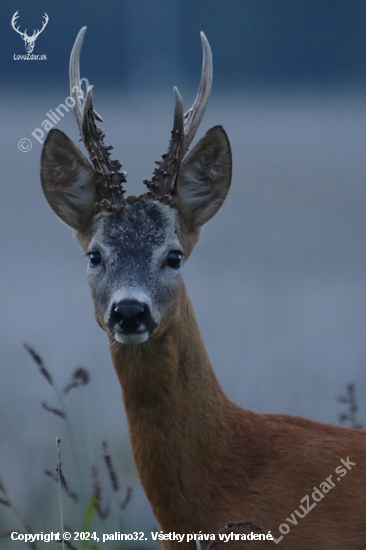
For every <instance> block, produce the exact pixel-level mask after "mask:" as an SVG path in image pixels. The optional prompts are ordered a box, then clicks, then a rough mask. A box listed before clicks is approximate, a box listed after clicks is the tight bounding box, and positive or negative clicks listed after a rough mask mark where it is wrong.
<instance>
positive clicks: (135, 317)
mask: <svg viewBox="0 0 366 550" xmlns="http://www.w3.org/2000/svg"><path fill="white" fill-rule="evenodd" d="M116 325H118V326H119V328H120V329H121V330H122V331H123V332H124V333H125V334H132V333H134V332H143V331H145V330H148V331H149V332H150V331H151V330H152V329H153V328H154V326H155V323H154V322H153V319H152V316H151V313H150V308H149V306H148V305H147V304H143V303H141V302H138V301H137V300H122V301H121V302H118V303H117V304H114V305H113V306H112V310H111V314H110V319H109V326H110V328H111V329H112V330H113V329H114V328H115V327H116Z"/></svg>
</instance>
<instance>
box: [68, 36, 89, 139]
mask: <svg viewBox="0 0 366 550" xmlns="http://www.w3.org/2000/svg"><path fill="white" fill-rule="evenodd" d="M85 32H86V27H83V28H82V29H81V30H80V31H79V33H78V35H77V37H76V40H75V43H74V46H73V48H72V51H71V56H70V65H69V79H70V95H71V97H72V98H73V99H74V101H75V105H74V113H75V117H76V122H77V124H78V126H79V129H80V132H81V131H82V121H83V103H82V100H81V99H80V98H79V97H78V90H79V86H80V53H81V47H82V45H83V41H84V36H85Z"/></svg>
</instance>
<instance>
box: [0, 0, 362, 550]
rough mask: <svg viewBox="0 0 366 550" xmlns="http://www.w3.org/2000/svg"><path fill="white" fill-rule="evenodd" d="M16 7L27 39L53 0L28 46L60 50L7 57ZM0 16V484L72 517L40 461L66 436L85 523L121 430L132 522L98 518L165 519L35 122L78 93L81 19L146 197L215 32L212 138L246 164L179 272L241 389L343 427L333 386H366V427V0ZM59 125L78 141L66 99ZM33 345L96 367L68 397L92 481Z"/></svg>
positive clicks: (134, 187) (77, 513)
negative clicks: (53, 198) (154, 503)
mask: <svg viewBox="0 0 366 550" xmlns="http://www.w3.org/2000/svg"><path fill="white" fill-rule="evenodd" d="M17 10H19V19H18V21H17V25H20V30H21V31H24V30H25V29H26V28H27V29H28V34H32V30H33V29H34V28H40V27H41V24H42V16H43V14H44V12H46V13H47V14H48V16H49V23H48V25H47V27H46V28H45V30H44V31H43V32H42V34H41V35H40V36H39V37H38V39H37V41H36V43H35V48H34V54H46V55H47V60H46V61H20V60H19V61H16V60H14V59H13V56H14V54H16V55H22V54H25V48H24V42H23V40H22V39H21V37H20V36H19V35H18V34H17V33H15V32H14V30H13V29H12V28H11V25H10V20H11V18H12V16H13V14H14V13H15V11H17ZM0 14H1V18H0V25H1V32H0V40H1V50H0V63H1V70H0V82H1V101H0V110H1V113H0V114H1V119H0V120H1V126H2V131H1V133H0V136H1V137H0V140H1V147H0V151H1V153H0V154H1V190H2V194H1V200H0V235H1V238H0V249H1V271H0V274H1V275H0V292H1V317H0V322H1V330H0V350H1V367H0V369H1V371H0V376H1V378H0V480H1V482H2V483H3V484H4V485H5V486H6V488H7V490H8V492H9V495H10V496H11V499H12V501H13V502H14V503H15V504H16V505H17V508H18V509H19V512H20V513H21V514H22V515H23V516H24V518H25V519H26V521H27V522H28V523H29V524H31V525H32V526H33V529H34V531H36V532H37V531H39V532H40V531H42V530H43V531H47V530H54V531H56V530H59V528H60V527H59V525H60V519H59V512H58V493H57V486H56V484H55V483H54V482H53V481H52V480H50V479H48V478H46V477H45V476H44V475H43V473H42V472H43V470H44V469H49V470H54V468H55V466H56V463H57V460H58V459H57V455H56V447H55V438H56V437H61V438H62V443H61V452H62V457H61V461H62V463H63V468H64V472H65V475H66V477H67V479H68V480H69V482H70V485H72V486H73V488H74V489H75V490H77V491H78V492H83V493H84V495H83V501H82V502H83V505H82V506H81V507H80V506H75V505H74V504H72V503H71V502H69V501H68V500H67V497H65V498H64V499H63V500H64V506H65V516H66V520H65V521H66V523H67V522H68V523H69V524H71V525H72V528H73V529H74V530H80V528H81V524H82V517H83V510H84V508H85V502H87V500H88V497H89V496H90V494H91V491H92V489H91V485H92V482H91V479H90V467H91V465H92V464H98V465H99V467H100V476H101V481H103V486H104V487H105V499H106V502H110V504H113V499H114V498H115V495H112V493H111V491H110V489H109V488H108V479H107V477H106V475H105V471H104V470H103V461H102V446H101V441H102V440H107V441H108V443H109V449H110V451H111V454H112V456H113V459H114V463H115V467H116V470H117V472H118V475H119V478H120V483H121V486H122V494H121V496H118V495H117V496H118V498H119V499H120V500H121V499H122V498H123V494H124V493H123V492H124V491H125V490H126V488H127V487H128V486H131V487H133V496H132V499H131V502H130V504H129V506H128V508H127V510H126V511H124V512H123V513H121V518H120V519H118V518H117V515H115V516H113V517H110V518H109V520H107V521H108V522H109V523H108V528H107V527H106V526H105V524H103V523H99V524H98V522H96V523H95V530H98V531H99V532H100V533H102V532H109V531H111V532H112V531H114V530H121V529H125V531H126V532H132V531H134V530H137V531H141V530H145V531H147V532H149V531H150V530H151V529H154V528H155V527H156V521H155V519H154V518H153V516H152V513H151V511H150V508H149V505H148V503H147V500H146V498H145V496H144V494H143V491H142V489H141V486H140V484H139V481H138V477H137V474H136V471H135V468H134V465H133V458H132V455H131V450H130V443H129V439H128V434H127V427H126V420H125V414H124V409H123V405H122V400H121V391H120V388H119V385H118V382H117V378H116V376H115V373H114V371H113V367H112V364H111V361H110V358H109V352H108V345H107V338H106V336H105V334H104V333H103V332H102V331H101V330H100V328H99V327H98V326H97V324H96V323H95V321H94V317H93V307H92V300H91V297H90V295H89V289H88V286H87V282H86V275H85V270H86V259H85V258H84V257H83V254H82V252H81V250H80V249H79V246H78V244H77V242H76V240H75V239H74V238H73V236H72V235H71V231H70V230H69V229H68V228H67V227H66V226H64V225H63V224H62V223H61V222H60V221H59V220H58V219H57V218H56V217H55V215H54V214H53V212H52V211H51V209H50V208H49V206H48V205H47V203H46V201H45V199H44V197H43V194H42V191H41V186H40V181H39V162H40V154H41V148H42V147H41V144H40V143H39V142H38V141H37V140H35V139H34V137H33V136H32V134H31V133H32V132H33V131H34V129H35V128H41V123H42V121H44V120H45V119H46V113H47V112H48V111H49V110H50V109H52V110H54V109H55V108H57V107H58V105H59V104H60V103H63V102H64V100H65V98H66V97H67V96H68V95H69V89H68V62H69V56H70V52H71V48H72V45H73V42H74V40H75V37H76V34H77V32H78V31H79V29H80V28H81V27H82V26H84V25H86V26H87V27H88V30H87V33H86V37H85V41H84V46H83V51H82V56H81V76H82V77H86V78H88V80H89V82H90V84H93V85H94V89H93V92H94V100H95V108H96V110H97V111H98V112H99V113H100V114H101V115H102V117H103V119H104V123H103V124H102V127H103V129H104V130H105V132H106V135H107V137H106V143H113V144H114V145H115V150H114V152H113V153H114V155H113V154H112V158H119V159H120V160H121V161H122V163H123V169H125V170H127V172H128V173H129V176H128V184H127V190H128V192H129V193H132V194H135V193H140V192H143V191H144V187H143V185H142V183H141V182H142V180H143V179H144V178H149V177H150V175H151V173H152V170H153V168H154V161H155V160H157V159H159V158H160V156H161V154H162V153H164V152H165V151H166V149H167V145H168V140H169V137H170V131H171V127H172V121H173V109H174V101H173V93H172V88H173V86H175V85H176V86H178V87H179V90H180V92H181V93H182V95H183V101H184V105H185V108H186V109H188V108H189V107H190V106H191V104H192V102H193V100H194V97H195V94H196V91H197V89H198V84H199V78H200V71H201V60H202V52H201V43H200V38H199V31H200V30H203V31H204V32H205V33H206V35H207V38H208V40H209V42H210V44H211V47H212V51H213V60H214V84H213V92H212V95H211V100H210V104H209V107H208V110H207V113H206V115H205V118H204V121H203V122H202V125H201V128H200V130H199V132H198V138H199V137H201V136H202V135H203V134H204V132H205V131H207V129H208V128H210V127H211V126H214V125H216V124H222V125H223V126H224V128H225V130H226V131H227V133H228V135H229V138H230V141H231V145H232V150H233V166H234V172H233V181H232V188H231V190H230V193H229V196H228V198H227V201H226V203H225V205H224V206H223V208H222V210H221V211H220V212H219V213H218V214H217V216H216V217H215V218H214V219H213V220H212V222H210V223H209V225H208V226H207V227H206V228H205V229H204V231H203V234H202V237H201V240H200V243H199V244H198V246H197V248H196V250H195V252H194V253H193V255H192V257H191V258H190V260H189V262H188V263H187V265H186V267H185V278H186V281H187V286H188V289H189V293H190V296H191V299H192V302H193V304H194V307H195V311H196V314H197V317H198V321H199V325H200V328H201V331H202V333H203V337H204V340H205V343H206V347H207V349H208V352H209V355H210V357H211V360H212V363H213V366H214V369H215V372H216V373H217V376H218V378H219V380H220V382H221V384H222V385H223V387H224V389H225V391H226V392H227V394H228V395H229V396H230V398H231V399H233V400H234V401H235V402H237V403H239V404H240V405H242V406H243V407H245V408H249V409H252V410H254V411H258V412H268V413H285V414H291V415H299V416H303V417H306V418H312V419H315V420H318V421H323V422H330V423H338V421H339V418H338V417H339V414H340V413H341V412H343V411H344V410H345V407H344V406H342V405H341V404H340V403H339V402H337V400H336V399H337V397H338V396H339V395H340V394H343V393H344V391H345V386H346V384H347V383H348V382H354V383H355V384H356V392H357V396H358V401H359V405H360V414H359V419H360V421H361V422H366V407H365V396H366V347H365V334H366V292H365V288H366V282H365V273H366V247H365V241H366V217H365V214H366V182H365V174H366V155H365V153H366V2H365V1H361V0H360V1H356V0H297V1H296V2H293V0H225V1H224V0H195V1H192V0H185V1H183V0H149V1H148V0H124V1H120V2H117V1H112V0H104V2H98V1H96V0H89V1H88V2H84V1H82V0H74V1H73V2H71V1H69V0H63V1H62V2H61V1H57V0H54V1H53V2H47V1H43V0H37V1H35V0H34V1H30V0H17V1H13V0H11V1H9V2H7V3H6V5H2V6H1V8H0ZM57 128H58V129H60V130H62V131H64V132H65V133H67V135H68V136H69V137H70V138H71V139H73V141H74V142H75V143H77V142H78V131H77V126H76V122H75V120H74V118H73V115H72V113H71V112H69V113H68V114H67V115H66V116H65V117H64V118H63V119H62V120H61V121H60V122H59V123H58V124H57ZM22 138H28V139H30V140H31V142H32V149H31V150H30V151H29V152H26V153H25V152H21V151H20V150H19V149H18V146H17V144H18V142H19V140H21V139H22ZM80 147H81V148H82V145H80ZM23 342H26V343H28V344H29V345H31V346H33V347H34V348H35V349H36V350H37V352H38V353H39V354H40V355H41V356H42V358H43V359H44V361H45V363H46V365H47V367H48V368H49V370H50V371H51V372H52V375H53V377H54V379H55V380H56V382H57V384H58V385H59V387H60V388H63V387H64V386H65V385H66V384H67V383H68V381H69V379H70V377H71V374H72V372H73V370H74V369H75V368H76V367H77V366H80V365H83V366H85V367H86V368H87V369H88V370H89V372H90V376H91V382H90V384H89V385H88V386H85V387H83V388H77V389H75V390H72V391H71V392H70V394H68V396H66V397H65V400H66V401H67V407H68V413H69V416H70V418H71V419H72V430H73V432H74V439H75V441H76V454H77V455H78V462H79V470H80V471H81V475H80V472H79V473H78V471H77V467H76V466H75V463H74V458H73V450H72V448H71V447H70V443H69V439H68V433H67V430H66V429H65V422H64V421H63V420H62V419H59V418H57V417H55V416H54V415H52V414H50V413H48V412H47V411H45V410H44V409H42V407H41V402H42V401H46V402H47V403H48V404H49V405H51V406H58V403H57V399H56V397H55V394H54V391H53V389H52V388H51V387H50V386H49V385H47V382H46V381H45V379H44V378H42V377H41V375H40V374H39V372H38V371H37V367H36V365H35V364H34V363H33V362H32V360H31V358H30V356H29V355H28V354H27V352H26V351H25V349H24V347H23ZM203 391H204V389H203ZM103 476H104V477H103ZM0 496H1V495H0ZM3 496H4V495H3ZM83 506H84V508H83ZM11 529H16V530H19V529H20V527H19V520H18V519H17V518H16V517H15V516H14V515H13V512H12V510H10V509H8V508H6V507H5V506H1V505H0V533H1V532H3V531H7V530H11ZM5 540H6V539H5ZM12 544H14V543H12ZM148 544H150V545H151V542H149V543H148ZM7 545H8V543H7V542H5V541H4V540H2V541H0V546H1V547H2V548H4V549H5V548H7V547H8V546H7ZM18 546H19V547H23V546H22V544H21V543H18ZM9 548H10V545H9Z"/></svg>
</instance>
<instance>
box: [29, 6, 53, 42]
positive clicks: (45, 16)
mask: <svg viewBox="0 0 366 550" xmlns="http://www.w3.org/2000/svg"><path fill="white" fill-rule="evenodd" d="M43 17H44V21H43V26H42V28H41V30H40V31H39V30H38V29H37V31H33V35H32V38H34V40H36V39H37V38H38V36H39V35H40V34H41V32H42V31H43V29H44V28H45V26H46V25H47V23H48V20H49V17H48V15H47V13H46V12H45V14H44V16H43Z"/></svg>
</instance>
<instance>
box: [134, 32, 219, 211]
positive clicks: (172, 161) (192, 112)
mask: <svg viewBox="0 0 366 550" xmlns="http://www.w3.org/2000/svg"><path fill="white" fill-rule="evenodd" d="M201 41H202V50H203V62H202V75H201V82H200V87H199V89H198V93H197V97H196V99H195V101H194V103H193V105H192V107H191V108H190V109H189V110H188V111H187V112H186V114H185V115H184V116H183V103H182V98H181V95H180V93H179V91H178V89H177V88H174V89H173V90H174V95H175V110H174V125H173V130H172V137H171V140H170V143H169V147H168V151H167V153H165V154H164V155H163V156H162V158H163V160H162V161H157V162H156V164H157V165H158V167H157V168H155V170H154V174H153V177H152V180H151V181H149V180H144V183H145V185H146V186H147V187H148V189H149V190H150V191H151V192H152V194H153V195H155V197H157V198H162V197H166V198H167V199H168V200H172V199H173V195H174V193H175V182H176V179H177V175H178V172H179V168H180V165H181V162H182V160H183V158H184V156H185V154H186V153H187V151H188V148H189V146H190V144H191V143H192V141H193V138H194V136H195V134H196V132H197V129H198V127H199V125H200V123H201V120H202V118H203V115H204V114H205V111H206V107H207V103H208V100H209V98H210V92H211V87H212V52H211V48H210V44H209V43H208V40H207V38H206V36H205V34H204V33H203V32H201Z"/></svg>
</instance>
